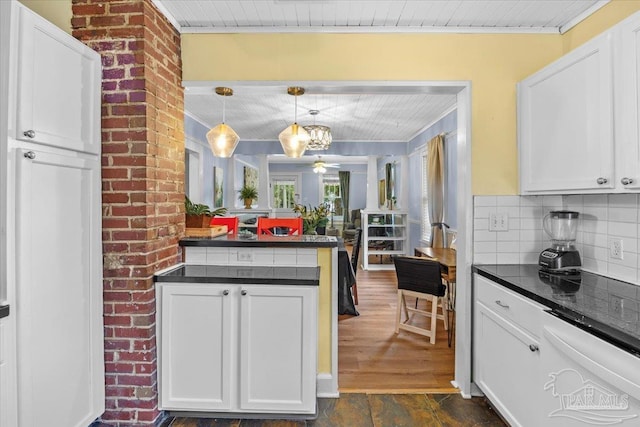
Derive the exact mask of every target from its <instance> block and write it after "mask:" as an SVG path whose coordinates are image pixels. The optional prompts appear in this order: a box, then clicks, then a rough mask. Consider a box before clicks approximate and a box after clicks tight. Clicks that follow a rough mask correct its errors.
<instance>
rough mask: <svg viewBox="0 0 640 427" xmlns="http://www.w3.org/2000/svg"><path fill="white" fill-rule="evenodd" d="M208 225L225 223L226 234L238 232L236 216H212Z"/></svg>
mask: <svg viewBox="0 0 640 427" xmlns="http://www.w3.org/2000/svg"><path fill="white" fill-rule="evenodd" d="M209 225H212V226H213V225H226V226H227V234H236V233H237V232H238V217H237V216H214V217H212V218H211V222H210V223H209Z"/></svg>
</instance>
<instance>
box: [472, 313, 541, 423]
mask: <svg viewBox="0 0 640 427" xmlns="http://www.w3.org/2000/svg"><path fill="white" fill-rule="evenodd" d="M474 318H475V322H474V381H475V383H476V384H477V385H478V386H479V387H480V388H481V389H482V391H483V392H484V393H485V394H486V395H487V397H488V398H489V400H491V402H492V403H493V404H494V405H495V406H496V407H497V409H498V410H499V412H500V413H501V414H502V415H503V416H504V417H505V419H506V420H507V421H508V422H509V423H510V424H511V425H514V426H537V425H539V424H538V423H537V422H536V421H537V417H538V415H539V414H538V411H539V408H538V405H537V400H536V399H537V397H536V396H538V395H539V391H540V390H539V389H538V387H537V386H538V378H539V364H540V357H539V356H540V354H539V351H538V350H537V346H538V342H537V340H536V339H534V338H533V337H532V336H530V335H529V334H527V333H526V332H524V331H523V330H521V329H520V328H518V327H517V326H515V325H514V324H513V323H511V322H509V321H507V320H506V319H504V318H502V317H501V316H499V315H497V314H496V313H494V312H493V311H492V310H491V309H489V308H488V307H486V306H485V305H484V304H482V303H480V302H476V304H475V316H474ZM530 346H535V347H530ZM532 349H533V351H532Z"/></svg>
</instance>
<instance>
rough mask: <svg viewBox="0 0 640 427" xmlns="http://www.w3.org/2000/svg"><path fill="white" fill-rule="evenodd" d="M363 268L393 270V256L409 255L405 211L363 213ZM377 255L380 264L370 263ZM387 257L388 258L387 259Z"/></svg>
mask: <svg viewBox="0 0 640 427" xmlns="http://www.w3.org/2000/svg"><path fill="white" fill-rule="evenodd" d="M362 224H363V230H362V239H363V240H362V251H363V257H362V268H363V269H364V270H393V268H394V267H393V261H392V259H391V257H390V256H391V255H407V254H408V241H407V213H406V212H403V211H390V210H384V211H362ZM370 255H375V256H377V257H378V259H379V261H380V262H379V263H377V264H376V263H371V262H369V256H370ZM385 257H387V258H385Z"/></svg>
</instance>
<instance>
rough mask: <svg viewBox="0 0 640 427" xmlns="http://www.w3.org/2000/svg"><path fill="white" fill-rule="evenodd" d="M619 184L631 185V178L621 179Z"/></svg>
mask: <svg viewBox="0 0 640 427" xmlns="http://www.w3.org/2000/svg"><path fill="white" fill-rule="evenodd" d="M620 182H621V183H622V185H629V184H633V178H622V179H621V180H620Z"/></svg>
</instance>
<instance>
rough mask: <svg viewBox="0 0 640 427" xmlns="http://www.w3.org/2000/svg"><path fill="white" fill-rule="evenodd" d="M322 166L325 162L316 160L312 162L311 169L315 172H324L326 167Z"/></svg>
mask: <svg viewBox="0 0 640 427" xmlns="http://www.w3.org/2000/svg"><path fill="white" fill-rule="evenodd" d="M324 166H325V163H324V162H323V161H322V160H316V161H315V162H313V171H314V172H315V173H325V172H326V171H327V168H326V167H324Z"/></svg>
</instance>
